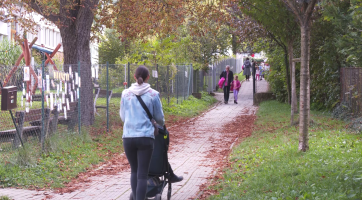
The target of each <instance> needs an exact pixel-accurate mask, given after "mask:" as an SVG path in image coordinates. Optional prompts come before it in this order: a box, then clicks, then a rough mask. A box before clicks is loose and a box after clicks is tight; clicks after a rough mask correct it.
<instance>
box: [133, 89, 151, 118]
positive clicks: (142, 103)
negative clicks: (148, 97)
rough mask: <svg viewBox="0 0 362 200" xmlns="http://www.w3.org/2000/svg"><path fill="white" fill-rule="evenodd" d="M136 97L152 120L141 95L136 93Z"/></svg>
mask: <svg viewBox="0 0 362 200" xmlns="http://www.w3.org/2000/svg"><path fill="white" fill-rule="evenodd" d="M136 97H137V99H138V101H139V102H140V103H141V106H142V107H143V109H144V110H145V111H146V113H147V115H148V117H149V118H150V120H152V115H151V113H150V110H148V108H147V106H146V104H145V102H144V101H143V100H142V98H141V96H138V95H136Z"/></svg>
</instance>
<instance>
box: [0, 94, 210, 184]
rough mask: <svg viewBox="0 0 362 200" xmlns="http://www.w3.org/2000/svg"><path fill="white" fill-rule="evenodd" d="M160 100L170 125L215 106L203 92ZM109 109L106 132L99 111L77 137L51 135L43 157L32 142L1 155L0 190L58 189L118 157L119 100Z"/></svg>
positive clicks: (103, 118)
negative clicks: (195, 96)
mask: <svg viewBox="0 0 362 200" xmlns="http://www.w3.org/2000/svg"><path fill="white" fill-rule="evenodd" d="M105 101H106V100H105V99H104V98H103V99H102V98H100V99H99V101H97V105H101V104H102V105H104V104H103V103H105ZM164 101H165V100H163V105H164V106H163V107H164V112H165V115H166V122H167V123H172V122H174V121H175V120H176V121H177V120H178V119H180V118H187V117H192V116H195V115H197V114H199V113H200V112H202V111H204V110H206V109H208V108H209V107H210V105H212V104H213V103H215V102H216V99H215V98H213V97H211V96H209V95H207V94H206V93H204V94H203V98H202V99H196V98H194V97H192V96H190V97H189V99H188V100H185V101H183V102H182V103H181V104H177V103H176V101H175V100H172V101H171V102H170V104H169V105H168V104H167V103H166V102H164ZM110 106H111V107H110V109H109V111H110V115H109V116H110V132H108V133H107V132H106V117H105V116H106V115H105V110H104V109H99V110H97V112H98V114H99V115H98V114H96V115H95V123H94V125H93V126H91V127H87V128H86V127H83V128H82V134H80V135H79V134H77V133H69V132H60V133H57V134H54V135H52V136H51V137H49V138H48V140H47V141H46V148H45V153H43V154H41V153H40V152H41V150H40V147H39V146H40V145H39V143H38V142H36V141H35V142H27V143H26V144H27V145H26V147H25V148H24V149H18V150H12V151H10V152H7V153H6V152H1V153H2V155H1V158H2V159H1V161H0V188H1V187H19V188H31V189H43V188H61V187H63V186H64V185H65V184H67V183H69V182H71V181H72V180H73V179H74V178H76V177H77V176H78V175H79V173H81V172H86V171H87V170H91V169H93V168H96V167H97V166H99V164H101V163H103V162H105V161H107V160H110V159H112V158H113V157H114V156H115V155H116V154H117V155H119V154H120V153H121V152H123V145H122V130H123V128H122V123H121V120H120V118H119V108H120V98H112V100H111V102H110ZM178 117H179V118H178Z"/></svg>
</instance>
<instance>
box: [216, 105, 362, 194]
mask: <svg viewBox="0 0 362 200" xmlns="http://www.w3.org/2000/svg"><path fill="white" fill-rule="evenodd" d="M289 115H290V107H289V106H288V105H286V104H281V103H278V102H276V101H268V102H264V103H262V104H261V105H260V108H259V111H258V113H257V120H256V122H255V130H254V131H253V134H252V136H251V137H250V138H247V139H245V140H244V141H243V142H242V143H241V144H240V145H239V146H237V147H235V148H234V149H233V152H232V154H231V155H230V162H231V163H232V164H231V167H230V168H227V169H225V173H224V179H223V180H219V181H218V184H217V185H216V186H215V188H214V189H218V190H219V194H218V195H215V196H211V197H210V199H272V200H279V199H287V200H288V199H290V200H292V199H293V200H295V199H361V198H362V158H361V155H362V139H361V135H356V134H352V133H349V132H346V130H345V129H344V127H345V123H344V122H342V121H339V120H335V119H331V118H330V117H329V116H328V115H326V114H322V113H319V112H312V118H313V120H314V122H315V123H314V124H313V125H312V126H311V127H310V137H309V146H310V150H309V151H307V152H305V153H303V152H298V133H299V131H298V127H290V126H289Z"/></svg>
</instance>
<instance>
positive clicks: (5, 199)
mask: <svg viewBox="0 0 362 200" xmlns="http://www.w3.org/2000/svg"><path fill="white" fill-rule="evenodd" d="M0 200H11V198H10V197H8V196H0Z"/></svg>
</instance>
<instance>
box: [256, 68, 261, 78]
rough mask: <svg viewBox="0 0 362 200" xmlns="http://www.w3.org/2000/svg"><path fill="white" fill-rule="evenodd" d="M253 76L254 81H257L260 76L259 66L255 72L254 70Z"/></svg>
mask: <svg viewBox="0 0 362 200" xmlns="http://www.w3.org/2000/svg"><path fill="white" fill-rule="evenodd" d="M255 75H256V78H255V80H259V76H260V69H259V66H257V67H256V70H255Z"/></svg>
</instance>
